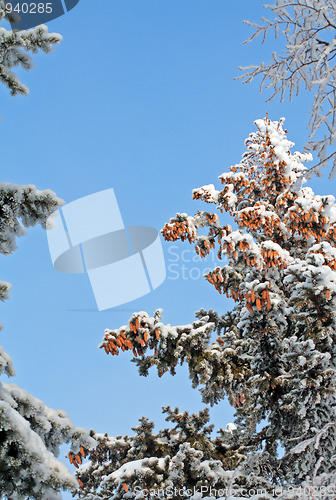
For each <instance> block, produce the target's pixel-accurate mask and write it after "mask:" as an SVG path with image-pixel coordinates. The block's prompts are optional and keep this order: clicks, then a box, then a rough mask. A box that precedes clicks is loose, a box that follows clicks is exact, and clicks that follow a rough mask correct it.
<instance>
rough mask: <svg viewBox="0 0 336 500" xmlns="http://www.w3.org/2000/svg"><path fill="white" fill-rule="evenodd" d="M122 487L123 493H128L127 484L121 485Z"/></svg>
mask: <svg viewBox="0 0 336 500" xmlns="http://www.w3.org/2000/svg"><path fill="white" fill-rule="evenodd" d="M122 487H123V488H124V490H125V492H126V493H127V492H128V488H127V484H126V483H123V484H122Z"/></svg>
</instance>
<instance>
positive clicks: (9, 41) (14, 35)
mask: <svg viewBox="0 0 336 500" xmlns="http://www.w3.org/2000/svg"><path fill="white" fill-rule="evenodd" d="M6 3H7V2H6V0H0V24H3V22H4V21H7V22H8V23H9V22H10V14H9V13H8V12H7V10H6ZM61 40H62V37H61V35H59V34H57V33H48V28H47V26H45V25H40V26H37V27H36V28H32V29H29V30H20V31H13V30H7V29H6V28H3V27H0V81H1V83H3V84H4V85H5V86H6V87H7V88H8V89H9V90H10V93H11V95H18V94H22V95H26V94H28V92H29V90H28V88H27V87H26V86H25V85H24V84H23V83H22V82H21V81H20V79H19V78H18V76H17V75H15V73H14V72H13V69H14V68H17V67H20V68H22V69H24V70H26V71H29V70H30V69H32V67H33V60H32V57H31V55H30V53H31V54H37V53H38V52H39V51H42V52H45V53H46V54H49V53H50V52H52V50H53V47H54V45H57V44H59V43H60V42H61Z"/></svg>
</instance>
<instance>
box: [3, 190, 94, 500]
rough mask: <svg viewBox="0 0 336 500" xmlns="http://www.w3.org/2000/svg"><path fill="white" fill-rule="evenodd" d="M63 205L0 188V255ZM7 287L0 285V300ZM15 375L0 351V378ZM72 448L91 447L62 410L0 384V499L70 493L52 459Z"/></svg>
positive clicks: (67, 478)
mask: <svg viewBox="0 0 336 500" xmlns="http://www.w3.org/2000/svg"><path fill="white" fill-rule="evenodd" d="M60 204H62V200H60V199H59V198H57V197H56V195H55V193H53V192H52V191H50V190H45V191H38V190H37V189H36V188H35V186H32V185H27V186H17V185H15V184H8V183H0V253H1V254H5V255H8V254H10V253H12V252H13V251H14V250H15V248H16V238H17V237H20V236H22V235H23V234H24V233H25V230H26V228H28V227H31V226H35V225H36V224H40V225H41V226H42V227H45V226H46V222H47V219H48V217H49V216H50V215H51V214H52V213H53V212H54V211H55V210H56V209H57V208H58V207H59V206H60ZM10 288H11V285H10V284H9V283H7V282H4V281H0V299H1V300H2V301H4V300H6V299H7V298H8V295H9V290H10ZM3 374H6V375H7V376H13V375H14V374H15V372H14V368H13V363H12V360H11V358H10V356H9V355H8V354H7V353H6V352H5V351H4V349H3V348H2V347H0V375H3ZM64 443H71V452H74V453H78V452H80V451H81V450H83V452H84V448H83V447H86V449H87V448H92V447H93V446H94V445H95V444H96V443H95V441H94V440H93V439H92V438H91V437H90V436H89V435H88V433H87V432H86V431H85V429H81V428H77V427H75V426H74V424H73V423H72V422H71V420H70V419H69V417H68V415H67V414H66V413H65V412H64V411H62V410H53V409H51V408H48V407H47V406H46V405H45V404H44V403H43V402H42V401H41V400H39V399H37V398H35V397H34V396H32V395H31V394H29V393H28V392H26V391H25V390H24V389H22V388H20V387H18V386H17V385H16V384H8V383H4V382H0V497H1V498H4V499H7V498H8V499H13V500H14V499H15V500H20V499H22V500H23V499H26V498H30V499H39V500H40V499H41V500H46V499H48V500H56V499H61V498H62V497H61V494H60V491H61V490H63V489H64V490H71V491H75V490H76V489H77V488H78V483H77V481H76V479H75V478H74V476H73V475H72V474H71V473H70V471H69V470H68V468H67V467H66V466H65V465H64V464H63V463H62V462H59V461H58V460H57V459H56V457H57V455H58V453H59V447H60V445H62V444H64Z"/></svg>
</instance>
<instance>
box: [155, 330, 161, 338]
mask: <svg viewBox="0 0 336 500" xmlns="http://www.w3.org/2000/svg"><path fill="white" fill-rule="evenodd" d="M155 336H156V340H159V338H160V332H159V330H158V329H157V328H155Z"/></svg>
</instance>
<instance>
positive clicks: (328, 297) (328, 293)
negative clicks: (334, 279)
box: [327, 289, 330, 300]
mask: <svg viewBox="0 0 336 500" xmlns="http://www.w3.org/2000/svg"><path fill="white" fill-rule="evenodd" d="M329 299H330V290H329V289H328V290H327V300H329Z"/></svg>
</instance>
